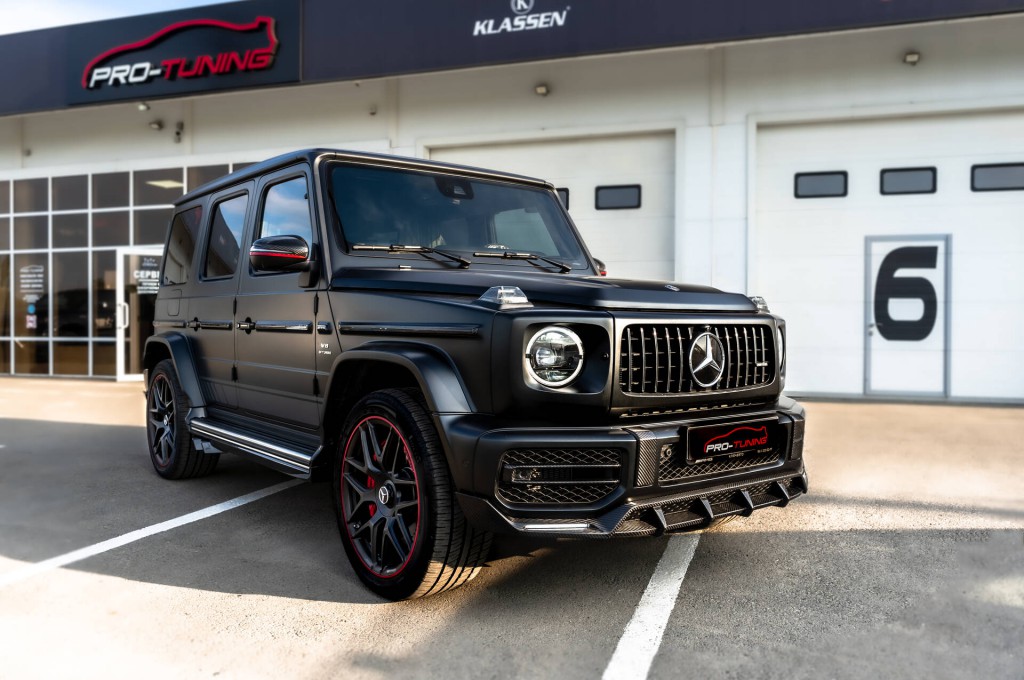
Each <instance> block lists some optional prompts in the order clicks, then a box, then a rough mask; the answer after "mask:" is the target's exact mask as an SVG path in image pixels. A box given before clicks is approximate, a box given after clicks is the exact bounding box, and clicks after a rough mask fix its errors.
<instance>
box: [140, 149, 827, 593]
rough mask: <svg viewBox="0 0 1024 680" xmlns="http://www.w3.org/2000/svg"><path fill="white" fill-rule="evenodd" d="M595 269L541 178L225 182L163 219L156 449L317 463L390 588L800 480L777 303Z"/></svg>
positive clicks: (299, 174) (320, 155) (657, 524)
mask: <svg viewBox="0 0 1024 680" xmlns="http://www.w3.org/2000/svg"><path fill="white" fill-rule="evenodd" d="M601 273H603V272H601V271H599V269H598V263H597V261H595V260H594V259H593V258H592V257H591V256H590V254H589V253H588V252H587V250H586V248H585V246H584V245H583V243H582V240H581V239H580V237H579V235H578V233H577V231H576V229H575V227H574V226H573V224H572V221H571V220H570V218H569V215H568V213H567V212H566V211H565V210H564V209H563V208H562V206H561V204H560V203H559V202H558V198H557V195H556V193H555V192H554V190H553V188H552V186H551V185H550V184H547V183H545V182H542V181H539V180H534V179H530V178H525V177H519V176H514V175H508V174H504V173H499V172H492V171H487V170H480V169H475V168H465V167H459V166H453V165H447V164H441V163H432V162H427V161H421V160H413V159H400V158H393V157H387V156H379V155H372V154H362V153H349V152H342V151H332V150H307V151H300V152H296V153H293V154H289V155H286V156H281V157H278V158H274V159H271V160H268V161H266V162H263V163H260V164H257V165H253V166H250V167H248V168H246V169H244V170H242V171H240V172H236V173H234V174H232V175H229V176H226V177H224V178H221V179H219V180H217V181H215V182H212V183H210V184H207V185H205V186H203V187H200V188H199V189H196V190H195V191H193V192H191V193H189V194H188V195H186V196H184V197H183V198H181V199H180V200H179V201H178V203H177V206H176V209H175V216H174V218H173V220H172V224H171V229H170V233H169V237H168V244H167V248H166V252H165V257H164V270H163V274H162V285H161V289H160V293H159V295H158V297H157V302H156V322H155V326H156V330H157V333H156V335H154V336H153V337H152V338H150V340H149V342H148V344H147V347H146V354H145V367H146V370H147V386H148V402H147V403H148V411H149V432H148V434H149V444H150V453H151V457H152V460H153V464H154V466H155V467H156V469H157V471H158V472H159V473H160V474H161V475H163V476H165V477H170V478H180V477H190V476H196V475H201V474H205V473H207V472H210V471H212V470H213V468H214V466H215V465H216V462H217V459H218V454H219V453H220V452H222V451H231V452H235V453H239V454H243V455H247V456H251V457H253V458H255V459H256V460H258V461H260V462H262V463H265V464H267V465H269V466H271V467H273V468H276V469H278V470H280V471H282V472H285V473H287V474H289V475H293V476H295V477H300V478H307V479H329V480H331V481H332V488H333V493H334V497H335V505H336V510H337V514H338V522H339V529H340V531H341V534H342V539H343V543H344V545H345V548H346V550H347V552H348V555H349V558H350V559H351V561H352V564H353V566H354V568H355V569H356V571H357V573H358V574H359V576H360V578H362V579H363V581H364V582H365V583H366V584H367V585H369V586H370V587H371V588H373V589H374V590H376V591H377V592H379V593H381V594H383V595H385V596H387V597H391V598H405V597H415V596H420V595H424V594H429V593H432V592H438V591H440V590H444V589H446V588H450V587H453V586H455V585H458V584H460V583H462V582H464V581H466V580H468V579H469V578H471V577H472V576H473V575H474V574H475V573H476V570H477V569H478V567H479V566H480V565H481V564H482V563H483V561H484V560H485V559H486V552H487V548H488V546H489V542H490V536H491V534H492V532H498V531H513V532H535V533H538V534H547V535H557V536H590V537H606V536H618V535H628V536H643V535H653V534H660V533H663V532H666V531H679V530H692V529H698V528H701V527H704V526H707V525H708V524H709V523H711V522H712V521H713V520H715V519H717V518H719V517H723V516H728V515H734V514H749V513H751V512H753V511H754V510H755V509H757V508H760V507H763V506H783V505H786V503H788V501H789V500H790V499H792V498H793V497H795V496H798V495H800V494H802V493H804V492H805V491H806V490H807V477H806V473H805V471H804V463H803V457H802V449H803V433H804V411H803V409H802V408H801V407H800V406H799V405H798V404H796V403H795V402H793V401H792V400H790V399H788V398H785V397H783V396H782V395H781V393H782V388H783V382H784V376H785V347H784V341H785V329H784V325H783V323H782V321H781V319H779V318H778V317H776V316H773V315H771V314H770V313H769V312H768V310H767V307H766V306H765V305H764V304H763V301H760V300H759V299H757V298H754V299H751V298H748V297H746V296H743V295H738V294H729V293H724V292H721V291H718V290H716V289H713V288H708V287H700V286H687V285H683V284H667V283H664V282H652V281H631V280H614V279H608V278H602V277H601V276H599V274H601Z"/></svg>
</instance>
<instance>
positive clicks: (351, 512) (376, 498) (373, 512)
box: [341, 415, 420, 578]
mask: <svg viewBox="0 0 1024 680" xmlns="http://www.w3.org/2000/svg"><path fill="white" fill-rule="evenodd" d="M341 487H342V493H341V502H342V504H343V508H342V511H343V512H344V513H345V517H346V518H347V519H348V521H347V522H346V529H347V530H348V532H349V538H350V539H351V540H352V543H353V546H354V547H355V550H356V554H357V555H358V557H359V559H360V561H362V563H363V565H364V566H365V567H366V568H367V569H369V570H370V571H371V572H372V573H373V574H374V575H375V576H378V577H381V578H392V577H394V576H397V575H399V574H400V573H401V572H402V570H403V569H405V567H406V566H407V565H408V564H409V559H410V558H411V557H412V550H413V547H414V546H415V545H416V538H417V534H418V533H419V527H420V499H419V493H418V491H417V480H416V470H415V467H414V465H413V460H412V452H411V451H410V450H409V444H408V442H407V441H406V440H405V437H403V436H402V433H401V432H400V431H399V429H398V426H397V425H395V424H394V423H393V422H391V421H390V420H388V419H387V418H386V417H384V416H379V415H372V416H367V417H366V418H363V420H361V421H360V422H359V423H358V424H357V425H356V427H355V428H354V429H353V430H352V431H351V433H350V435H349V440H348V442H347V444H346V445H345V452H344V462H343V464H342V472H341Z"/></svg>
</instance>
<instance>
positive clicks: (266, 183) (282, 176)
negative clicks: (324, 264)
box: [245, 164, 320, 278]
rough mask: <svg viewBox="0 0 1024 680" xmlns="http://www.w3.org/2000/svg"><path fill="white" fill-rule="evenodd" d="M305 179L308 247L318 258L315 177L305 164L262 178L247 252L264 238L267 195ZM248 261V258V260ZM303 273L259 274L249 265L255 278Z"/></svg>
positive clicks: (318, 228)
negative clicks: (281, 186) (280, 185)
mask: <svg viewBox="0 0 1024 680" xmlns="http://www.w3.org/2000/svg"><path fill="white" fill-rule="evenodd" d="M300 177H301V178H303V179H304V180H305V182H306V209H307V211H308V213H309V228H310V235H311V239H312V240H311V242H310V243H307V244H306V245H307V246H308V247H309V254H310V258H311V259H312V258H315V257H318V255H314V252H317V251H316V248H317V246H318V245H319V243H320V233H319V232H320V227H319V224H318V222H317V218H316V206H315V205H314V203H313V201H314V198H313V197H314V194H315V192H314V190H313V187H314V183H313V176H312V173H311V172H310V170H309V166H308V165H305V164H301V165H292V166H289V167H287V168H284V169H282V170H278V171H276V172H274V173H271V174H268V175H264V176H263V177H261V178H260V181H259V185H258V187H257V195H258V200H257V202H256V205H255V206H253V208H252V209H253V213H252V220H251V228H250V230H249V237H248V239H247V241H246V243H247V245H246V248H245V252H246V253H248V252H249V249H250V248H252V244H253V243H255V242H256V241H257V240H258V239H260V238H262V231H263V213H264V212H266V208H267V194H268V193H270V190H271V189H273V188H274V187H275V186H277V185H278V184H284V183H285V182H290V181H292V180H295V179H298V178H300ZM246 259H247V260H248V258H246ZM301 273H302V272H298V271H283V272H258V271H256V270H254V269H253V267H252V263H251V262H250V263H249V264H248V275H249V276H250V277H253V278H264V277H274V276H298V275H299V274H301Z"/></svg>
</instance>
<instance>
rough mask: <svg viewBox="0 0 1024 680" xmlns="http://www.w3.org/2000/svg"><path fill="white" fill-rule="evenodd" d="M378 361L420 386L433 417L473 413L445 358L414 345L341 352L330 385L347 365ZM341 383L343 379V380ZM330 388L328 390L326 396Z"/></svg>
mask: <svg viewBox="0 0 1024 680" xmlns="http://www.w3.org/2000/svg"><path fill="white" fill-rule="evenodd" d="M359 361H379V362H384V363H389V364H395V365H398V366H401V367H403V368H405V369H406V370H407V371H409V373H411V374H412V376H413V377H414V378H415V379H416V382H417V383H419V387H420V391H421V392H423V397H424V399H426V402H427V408H428V409H429V410H430V411H431V412H432V413H435V414H439V415H440V414H464V413H475V412H476V408H475V407H474V405H473V400H472V398H471V397H470V396H469V392H468V391H467V390H466V386H465V385H464V384H463V382H462V377H461V376H460V375H459V373H458V370H457V369H456V368H455V364H454V363H453V362H452V360H451V358H449V357H448V356H447V355H446V354H444V353H443V352H441V351H440V350H438V349H436V348H434V347H431V346H429V345H423V344H419V343H414V342H369V343H366V344H364V345H360V346H359V347H357V348H355V349H352V350H348V351H346V352H343V353H342V354H341V356H339V357H338V360H337V361H336V362H335V364H334V369H333V370H332V371H331V382H333V381H334V380H335V379H336V378H338V376H344V375H345V373H346V364H349V365H354V362H359ZM342 379H344V378H342ZM330 393H331V385H329V386H328V394H330Z"/></svg>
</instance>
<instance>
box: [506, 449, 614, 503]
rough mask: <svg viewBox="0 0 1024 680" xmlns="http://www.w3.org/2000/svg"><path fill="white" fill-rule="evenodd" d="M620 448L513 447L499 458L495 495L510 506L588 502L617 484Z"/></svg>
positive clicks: (607, 492) (597, 498) (598, 499)
mask: <svg viewBox="0 0 1024 680" xmlns="http://www.w3.org/2000/svg"><path fill="white" fill-rule="evenodd" d="M623 453H624V452H623V451H622V449H512V450H510V451H506V452H505V453H504V455H503V456H502V459H501V471H500V473H499V478H498V497H499V498H501V499H502V500H503V501H505V502H506V503H511V504H513V505H590V504H592V503H597V502H599V501H602V500H604V499H605V498H607V497H608V496H609V495H611V494H612V493H613V492H614V491H615V490H616V489H617V488H618V487H619V481H620V477H621V472H622V458H623Z"/></svg>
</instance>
